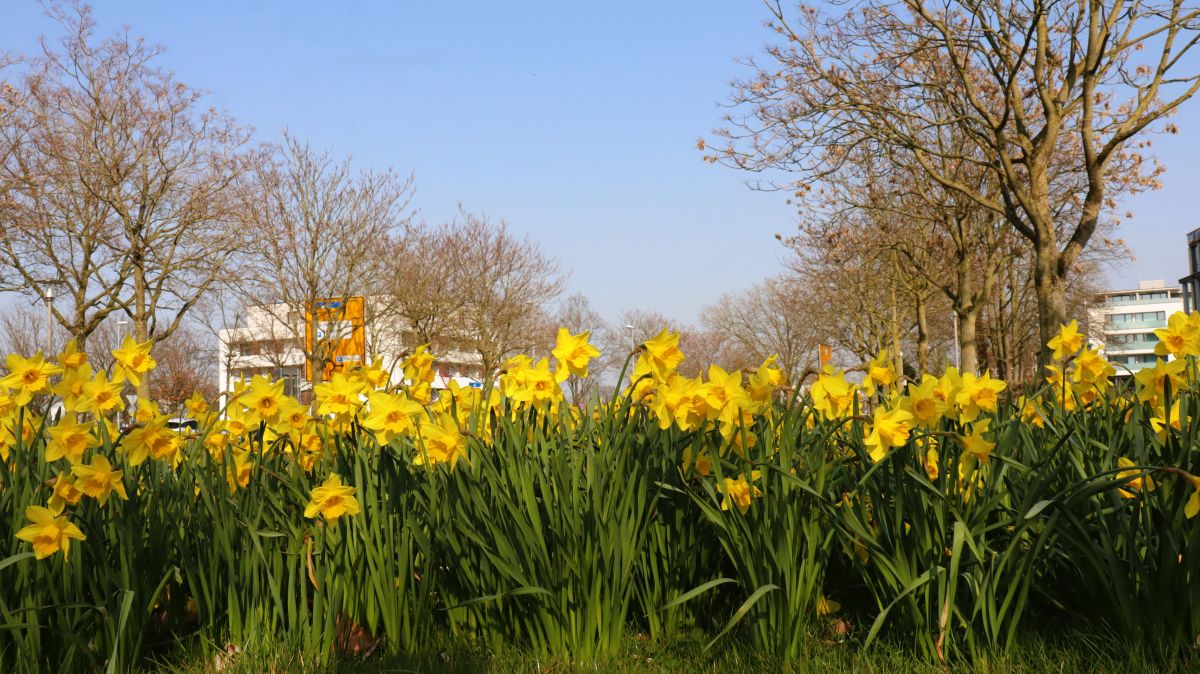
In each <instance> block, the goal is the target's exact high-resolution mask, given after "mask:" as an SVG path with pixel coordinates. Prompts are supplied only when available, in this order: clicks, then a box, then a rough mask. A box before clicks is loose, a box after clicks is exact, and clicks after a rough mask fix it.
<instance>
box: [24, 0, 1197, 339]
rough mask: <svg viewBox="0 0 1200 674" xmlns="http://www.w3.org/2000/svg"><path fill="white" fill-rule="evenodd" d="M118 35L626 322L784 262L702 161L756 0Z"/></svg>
mask: <svg viewBox="0 0 1200 674" xmlns="http://www.w3.org/2000/svg"><path fill="white" fill-rule="evenodd" d="M4 4H5V5H6V6H5V8H4V21H3V22H0V48H4V49H10V50H13V51H18V52H31V51H33V50H34V49H35V48H36V39H37V36H38V35H40V34H43V33H50V34H51V35H54V34H56V28H55V27H54V26H53V24H52V23H51V22H50V21H49V20H48V19H46V18H45V17H44V16H43V14H42V12H41V9H40V7H39V5H38V3H36V2H34V0H5V3H4ZM94 6H95V15H96V18H97V20H98V22H99V29H100V32H101V34H107V33H109V32H111V31H113V30H115V29H117V28H118V27H120V26H121V25H126V24H127V25H130V26H132V28H133V31H134V33H135V34H139V35H144V36H146V37H147V38H148V40H149V41H151V42H155V43H158V44H161V45H164V46H165V47H166V48H167V53H166V55H165V56H164V57H163V60H162V61H163V63H164V64H165V65H166V66H167V67H169V68H171V69H173V70H174V71H175V72H176V74H177V76H178V77H179V79H181V80H182V81H184V82H186V83H188V84H191V85H194V86H199V87H203V88H206V89H208V90H210V91H212V97H211V102H212V103H213V104H214V105H216V106H218V107H221V108H225V109H227V110H228V111H229V112H231V113H232V114H234V115H235V116H236V117H237V118H238V119H239V120H241V121H243V122H244V123H246V124H248V125H251V126H253V127H254V128H255V129H256V130H257V134H258V136H259V138H261V139H264V140H273V139H276V138H278V136H279V133H280V132H281V131H282V130H283V129H284V128H287V129H289V130H290V131H291V132H292V133H294V134H296V135H298V136H300V137H304V138H308V139H309V140H311V142H312V143H313V144H314V145H315V146H318V147H327V148H330V149H332V150H334V151H335V152H337V153H341V154H353V156H354V157H355V159H356V160H357V161H359V162H361V164H362V165H364V166H375V167H385V166H393V167H395V168H396V169H397V170H399V171H401V172H405V173H407V172H412V173H413V174H414V175H415V178H416V186H417V194H416V199H415V204H416V205H417V206H418V207H419V209H420V212H421V216H420V217H423V218H425V219H427V220H429V221H434V222H436V221H439V220H442V219H445V218H448V217H451V216H452V215H453V213H454V212H455V210H456V209H457V205H458V204H459V203H460V202H461V203H462V204H463V205H464V206H465V207H466V208H467V209H468V210H472V211H482V212H485V213H487V214H489V215H491V216H493V217H497V218H504V219H506V220H508V221H509V223H510V224H511V226H512V228H513V229H514V230H515V231H517V232H520V233H525V234H528V235H529V236H530V237H531V238H533V239H535V240H536V241H538V242H539V243H540V244H541V246H542V247H543V249H544V250H545V251H547V252H548V253H550V254H552V255H554V256H555V257H557V258H558V259H559V260H560V261H561V263H562V264H563V266H564V267H565V268H566V269H569V270H570V271H571V277H570V281H569V286H570V290H571V291H580V292H583V293H585V294H586V295H588V296H589V297H590V298H591V299H592V301H593V303H594V304H595V305H596V306H597V308H598V309H600V310H601V312H602V313H603V314H605V316H606V317H608V318H609V319H613V318H615V316H616V314H617V313H618V312H619V311H620V310H622V309H632V308H640V309H655V310H659V311H662V312H663V313H665V314H667V315H668V316H670V317H673V318H676V319H679V320H684V321H692V320H694V319H695V317H696V314H697V312H698V311H699V309H700V308H701V307H703V306H704V305H706V304H709V303H711V302H713V301H715V300H716V299H717V298H718V297H719V296H720V295H721V294H722V293H724V292H728V291H733V290H737V289H740V288H743V287H746V286H748V285H749V284H751V283H754V282H756V281H758V280H761V279H762V278H764V277H766V276H768V275H770V274H773V273H775V272H777V271H778V270H779V269H780V268H781V260H782V259H783V257H784V254H785V252H784V250H783V249H782V247H781V246H780V244H779V243H778V242H776V241H775V239H774V234H775V233H776V232H783V233H787V232H790V231H791V230H792V228H793V214H792V211H791V209H790V208H789V207H788V206H787V205H786V204H785V203H784V197H783V195H781V194H775V193H764V192H755V191H752V190H750V189H749V188H747V187H746V186H745V184H744V182H743V181H744V179H745V176H744V175H742V174H740V173H738V172H736V171H734V170H732V169H728V168H724V167H720V166H713V165H708V164H705V163H703V162H702V161H701V160H700V152H699V151H698V150H697V149H696V147H695V143H696V139H697V138H699V137H702V136H709V131H710V130H711V129H712V128H713V127H714V126H717V125H718V123H719V120H720V114H721V112H720V109H719V107H718V102H720V101H722V100H724V99H725V97H726V96H727V94H728V82H729V81H730V80H731V79H732V78H734V77H736V76H739V75H741V74H744V72H745V71H744V70H743V68H742V67H741V66H739V65H737V64H736V63H735V58H736V57H739V56H747V55H752V54H754V53H755V52H757V51H758V50H759V49H760V48H761V47H762V46H763V44H764V43H765V41H766V40H768V39H769V35H768V34H767V33H766V31H765V30H764V28H763V26H762V22H763V20H764V18H765V12H764V10H763V8H762V7H761V5H759V3H757V2H754V1H753V0H740V1H738V2H731V1H729V0H714V1H705V2H700V1H690V2H673V3H647V2H605V3H578V2H553V3H550V2H514V3H495V2H474V1H465V0H464V1H463V2H458V3H439V2H382V1H378V2H336V3H331V2H313V1H295V2H282V1H274V0H259V1H256V2H191V3H165V2H153V1H148V0H142V1H139V0H97V1H96V2H95V3H94ZM1198 108H1200V100H1197V101H1194V102H1193V105H1191V106H1190V107H1189V109H1188V110H1186V111H1185V113H1184V114H1182V115H1180V116H1179V118H1178V119H1177V120H1176V121H1177V123H1178V124H1179V126H1180V127H1181V129H1182V134H1181V135H1179V136H1174V137H1169V138H1167V137H1164V138H1159V139H1157V140H1156V151H1157V154H1158V156H1159V157H1160V159H1161V160H1162V161H1163V162H1164V163H1165V164H1166V165H1167V168H1168V173H1167V175H1166V177H1165V187H1164V189H1162V190H1160V191H1157V192H1154V193H1150V194H1147V195H1143V196H1140V197H1138V198H1136V199H1134V200H1131V201H1130V202H1129V203H1128V204H1126V206H1128V207H1129V208H1130V209H1131V210H1133V211H1134V213H1135V219H1134V220H1133V221H1131V223H1130V224H1129V225H1127V226H1125V227H1124V228H1123V229H1122V230H1121V232H1120V233H1119V235H1120V236H1122V237H1124V238H1125V239H1126V240H1127V241H1128V242H1129V243H1130V245H1131V247H1132V248H1133V251H1134V253H1135V255H1136V256H1137V260H1136V261H1135V262H1132V263H1130V264H1128V265H1126V266H1125V267H1124V268H1122V269H1121V270H1119V271H1118V272H1116V273H1114V275H1113V278H1112V283H1113V284H1114V285H1121V286H1124V285H1136V281H1137V279H1139V278H1165V279H1166V280H1168V281H1170V282H1173V281H1174V280H1176V279H1178V278H1179V277H1180V276H1182V275H1183V274H1184V273H1186V270H1185V268H1184V267H1185V262H1186V261H1185V256H1184V248H1185V244H1184V240H1185V239H1184V237H1185V233H1186V232H1187V231H1188V230H1190V229H1192V228H1194V227H1200V218H1196V217H1195V216H1194V213H1195V212H1196V210H1197V208H1196V205H1195V201H1194V191H1195V187H1194V186H1195V184H1196V176H1197V175H1200V153H1198V152H1196V148H1197V147H1200V144H1198V143H1197V138H1200V109H1198Z"/></svg>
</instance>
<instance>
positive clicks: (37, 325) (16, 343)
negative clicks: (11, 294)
mask: <svg viewBox="0 0 1200 674" xmlns="http://www.w3.org/2000/svg"><path fill="white" fill-rule="evenodd" d="M38 309H39V307H38V306H37V305H31V304H28V303H24V302H16V303H13V304H11V305H9V306H8V307H7V308H6V309H5V310H4V311H3V312H0V356H4V355H6V354H10V353H18V354H23V355H27V356H28V355H31V354H33V353H34V352H36V351H39V350H41V351H42V352H43V353H45V354H46V355H47V356H53V355H54V354H55V353H57V352H58V351H60V350H61V349H62V347H63V345H64V344H66V342H67V340H68V339H70V335H69V334H68V333H67V332H66V330H64V329H63V328H62V326H61V325H59V324H58V323H57V322H55V323H53V324H48V322H47V320H46V311H45V309H42V310H41V311H38ZM47 330H49V331H50V333H49V337H47Z"/></svg>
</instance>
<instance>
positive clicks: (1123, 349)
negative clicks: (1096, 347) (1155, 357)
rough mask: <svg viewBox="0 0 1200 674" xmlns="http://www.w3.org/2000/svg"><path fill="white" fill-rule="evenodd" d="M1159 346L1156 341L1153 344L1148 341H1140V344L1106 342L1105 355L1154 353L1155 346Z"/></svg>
mask: <svg viewBox="0 0 1200 674" xmlns="http://www.w3.org/2000/svg"><path fill="white" fill-rule="evenodd" d="M1157 344H1158V342H1156V341H1154V342H1152V341H1148V340H1147V341H1139V342H1126V343H1124V344H1117V343H1115V342H1106V343H1105V344H1104V352H1105V353H1129V352H1132V351H1153V350H1154V347H1155V345H1157Z"/></svg>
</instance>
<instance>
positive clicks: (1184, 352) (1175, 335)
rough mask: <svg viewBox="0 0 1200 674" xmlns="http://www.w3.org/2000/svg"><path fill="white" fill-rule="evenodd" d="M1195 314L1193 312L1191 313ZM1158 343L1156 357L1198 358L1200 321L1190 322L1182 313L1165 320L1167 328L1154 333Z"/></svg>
mask: <svg viewBox="0 0 1200 674" xmlns="http://www.w3.org/2000/svg"><path fill="white" fill-rule="evenodd" d="M1193 314H1195V312H1193ZM1154 334H1155V336H1157V337H1158V343H1157V344H1155V345H1154V353H1155V355H1158V356H1175V357H1176V358H1184V357H1187V356H1200V321H1194V320H1191V319H1190V317H1189V316H1188V315H1187V314H1185V313H1183V312H1182V311H1177V312H1175V313H1173V314H1171V316H1170V317H1169V318H1167V327H1165V328H1159V329H1158V330H1155V331H1154Z"/></svg>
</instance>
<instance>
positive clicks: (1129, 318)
mask: <svg viewBox="0 0 1200 674" xmlns="http://www.w3.org/2000/svg"><path fill="white" fill-rule="evenodd" d="M1165 320H1167V312H1165V311H1138V312H1134V313H1131V314H1112V315H1110V316H1109V317H1108V324H1109V325H1111V326H1113V327H1117V328H1119V327H1121V325H1124V324H1127V323H1144V322H1149V321H1165Z"/></svg>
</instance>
